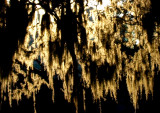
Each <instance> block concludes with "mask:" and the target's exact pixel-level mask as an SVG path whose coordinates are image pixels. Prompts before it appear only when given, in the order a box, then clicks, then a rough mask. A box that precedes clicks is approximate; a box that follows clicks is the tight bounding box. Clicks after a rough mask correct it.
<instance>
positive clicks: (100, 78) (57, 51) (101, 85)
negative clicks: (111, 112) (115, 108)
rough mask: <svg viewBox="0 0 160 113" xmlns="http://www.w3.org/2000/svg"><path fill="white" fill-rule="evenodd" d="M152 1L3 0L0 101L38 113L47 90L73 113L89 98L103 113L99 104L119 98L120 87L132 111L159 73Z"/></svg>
mask: <svg viewBox="0 0 160 113" xmlns="http://www.w3.org/2000/svg"><path fill="white" fill-rule="evenodd" d="M157 3H158V2H157V1H155V0H136V1H135V0H1V1H0V37H1V38H0V50H1V56H2V58H1V59H0V86H1V88H0V89H1V103H4V102H5V101H8V102H9V104H10V106H12V104H13V102H14V100H16V101H17V103H19V101H23V98H24V97H27V98H28V99H29V98H33V107H34V112H36V110H37V109H36V108H39V107H38V104H37V102H36V100H37V98H38V97H37V96H36V95H38V94H39V92H40V91H41V90H42V91H44V93H45V91H47V90H46V89H43V87H47V89H48V90H49V92H51V93H50V95H51V96H49V97H51V98H52V100H53V102H55V103H56V102H57V103H58V101H59V100H58V99H60V98H64V100H67V102H68V103H73V104H74V109H75V112H84V111H86V112H89V110H88V109H87V107H89V104H90V103H91V102H87V100H89V99H90V98H91V101H92V102H93V103H94V102H96V103H98V106H99V107H98V109H99V112H102V111H103V109H102V110H101V103H103V102H102V101H104V100H105V99H106V98H107V96H109V97H111V98H112V99H113V100H115V101H119V100H120V99H119V96H118V95H121V94H119V93H118V91H119V90H121V91H122V89H125V92H127V93H126V94H127V95H128V97H129V98H130V101H131V102H132V103H133V108H134V109H135V110H136V109H137V108H138V105H139V101H140V96H143V95H145V96H146V97H145V98H146V100H147V99H148V98H149V96H150V95H154V93H153V92H154V81H155V78H156V76H158V75H159V68H160V67H159V65H160V60H159V59H160V41H159V32H160V26H159V23H160V15H159V13H157V10H158V9H159V5H158V4H157ZM121 84H125V86H122V85H121ZM124 87H125V88H124ZM56 92H58V93H59V94H60V95H58V93H56ZM121 96H122V95H121ZM122 97H123V96H122ZM124 98H125V97H124ZM60 100H61V99H60ZM106 101H107V100H106ZM87 110H88V111H87ZM38 112H40V111H38Z"/></svg>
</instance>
